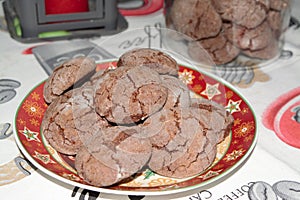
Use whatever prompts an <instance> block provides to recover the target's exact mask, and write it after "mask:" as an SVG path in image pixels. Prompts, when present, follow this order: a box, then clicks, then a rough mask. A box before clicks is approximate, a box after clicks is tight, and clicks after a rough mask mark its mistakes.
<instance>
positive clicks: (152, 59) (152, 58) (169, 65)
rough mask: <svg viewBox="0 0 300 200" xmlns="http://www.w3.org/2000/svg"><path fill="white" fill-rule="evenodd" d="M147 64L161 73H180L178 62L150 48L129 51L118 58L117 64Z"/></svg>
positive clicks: (174, 74) (128, 65)
mask: <svg viewBox="0 0 300 200" xmlns="http://www.w3.org/2000/svg"><path fill="white" fill-rule="evenodd" d="M140 65H143V66H147V67H149V68H151V69H153V70H155V71H157V72H158V73H159V74H167V75H173V76H177V75H178V64H177V62H176V61H175V60H174V58H172V57H171V56H169V55H168V54H166V53H164V52H162V51H159V50H156V49H150V48H139V49H133V50H131V51H127V52H126V53H124V54H123V55H122V56H121V57H120V58H119V60H118V63H117V66H127V67H130V66H133V67H135V66H140Z"/></svg>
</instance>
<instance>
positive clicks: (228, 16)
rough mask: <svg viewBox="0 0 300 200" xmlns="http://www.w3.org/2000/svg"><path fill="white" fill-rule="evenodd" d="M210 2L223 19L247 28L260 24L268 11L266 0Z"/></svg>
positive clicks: (214, 0)
mask: <svg viewBox="0 0 300 200" xmlns="http://www.w3.org/2000/svg"><path fill="white" fill-rule="evenodd" d="M276 1H277V0H276ZM212 2H213V5H214V8H215V9H216V11H217V12H218V13H219V14H220V15H221V17H222V19H223V20H227V21H230V22H233V23H234V24H238V25H241V26H244V27H246V28H249V29H250V28H255V27H257V26H258V25H260V24H261V23H262V22H263V21H264V20H265V19H266V17H267V13H268V11H269V10H268V7H269V4H268V2H267V1H263V0H260V1H257V0H244V1H240V0H222V1H219V0H212Z"/></svg>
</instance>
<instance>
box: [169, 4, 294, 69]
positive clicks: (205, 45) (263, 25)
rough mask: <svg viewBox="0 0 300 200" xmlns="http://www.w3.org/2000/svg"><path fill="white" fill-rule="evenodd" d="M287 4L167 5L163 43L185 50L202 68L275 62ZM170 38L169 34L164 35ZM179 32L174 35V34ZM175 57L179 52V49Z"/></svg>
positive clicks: (281, 44) (288, 5) (282, 34)
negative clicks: (249, 62)
mask: <svg viewBox="0 0 300 200" xmlns="http://www.w3.org/2000/svg"><path fill="white" fill-rule="evenodd" d="M291 3H292V2H291V1H290V0H245V1H239V0H222V1H219V0H186V1H183V0H166V15H165V21H166V27H167V28H168V29H169V30H172V31H170V33H169V34H168V33H167V34H166V35H168V37H166V41H167V42H166V43H168V44H167V45H169V46H172V47H174V46H176V45H174V44H173V43H179V42H180V44H181V45H182V46H185V48H186V55H187V57H188V58H190V59H191V60H193V61H194V62H195V63H198V64H199V65H201V66H203V67H210V66H212V65H214V66H222V67H226V66H227V65H230V63H233V62H238V63H243V62H244V63H246V62H247V61H251V62H253V66H254V65H263V64H267V63H269V62H271V61H273V60H276V59H277V58H278V57H279V55H280V53H281V49H282V46H283V43H284V33H285V31H286V29H287V27H288V24H289V19H290V7H291ZM166 32H168V31H166ZM174 32H175V33H176V32H177V34H175V33H174ZM176 51H180V50H179V49H178V50H176Z"/></svg>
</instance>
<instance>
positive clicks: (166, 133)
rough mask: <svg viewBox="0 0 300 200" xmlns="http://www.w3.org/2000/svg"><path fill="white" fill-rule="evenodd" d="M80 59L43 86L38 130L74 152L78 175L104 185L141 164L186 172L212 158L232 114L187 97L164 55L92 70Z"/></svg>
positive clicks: (145, 53)
mask: <svg viewBox="0 0 300 200" xmlns="http://www.w3.org/2000/svg"><path fill="white" fill-rule="evenodd" d="M95 69H96V64H95V62H94V61H93V60H91V59H90V58H87V57H82V58H75V59H72V60H70V61H67V62H65V63H63V64H62V65H61V66H59V67H57V68H56V69H55V70H54V71H53V74H52V75H51V76H50V77H49V78H48V79H47V81H46V83H45V86H44V99H45V101H46V102H47V103H48V104H49V106H48V108H47V110H46V112H45V115H44V118H43V121H42V126H41V130H42V133H43V135H44V136H45V138H46V140H47V141H48V142H49V144H50V145H51V146H52V147H53V148H54V149H56V150H57V151H58V152H60V153H62V154H66V155H74V156H75V168H76V170H77V172H78V175H79V176H80V177H82V178H83V179H84V180H85V181H86V182H87V183H88V184H91V185H94V186H98V187H104V186H110V185H113V184H116V183H120V182H122V181H123V182H124V181H126V180H128V179H130V177H132V176H133V175H134V174H136V173H138V172H140V171H141V170H143V169H144V168H146V167H148V168H150V169H151V170H152V171H154V172H156V173H157V174H160V175H163V176H169V177H174V178H186V177H189V176H194V175H196V174H199V173H201V172H202V171H203V170H205V169H207V168H208V167H209V166H210V165H211V164H212V162H213V161H214V159H215V156H216V152H217V144H218V143H220V142H221V141H223V140H224V138H225V137H226V135H227V134H228V133H229V131H230V129H231V126H232V123H233V117H232V116H231V115H230V114H229V113H227V112H226V110H225V109H224V107H222V106H221V105H219V104H217V103H215V102H212V101H209V100H206V99H199V98H197V99H195V98H191V96H190V91H189V89H188V87H187V86H186V85H185V84H183V82H182V81H180V80H179V79H178V77H177V76H178V64H177V62H176V61H175V60H174V59H173V58H172V57H171V56H170V55H168V54H166V53H164V52H161V51H159V50H156V49H148V48H141V49H135V50H131V51H128V52H126V53H125V54H123V55H122V56H121V57H120V58H119V60H118V62H117V68H116V69H105V70H99V71H97V72H96V71H95Z"/></svg>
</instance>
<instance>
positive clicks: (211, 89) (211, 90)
mask: <svg viewBox="0 0 300 200" xmlns="http://www.w3.org/2000/svg"><path fill="white" fill-rule="evenodd" d="M218 87H219V83H216V84H214V85H211V84H209V83H207V84H206V88H205V90H204V91H203V92H201V94H203V95H206V96H207V98H208V99H212V98H213V97H214V96H216V95H219V94H221V92H220V91H219V89H218Z"/></svg>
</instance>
